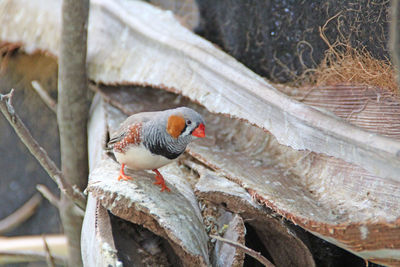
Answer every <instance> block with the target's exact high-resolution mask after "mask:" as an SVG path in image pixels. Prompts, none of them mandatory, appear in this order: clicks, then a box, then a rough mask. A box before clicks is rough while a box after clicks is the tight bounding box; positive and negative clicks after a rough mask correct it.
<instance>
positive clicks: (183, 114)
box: [166, 107, 205, 139]
mask: <svg viewBox="0 0 400 267" xmlns="http://www.w3.org/2000/svg"><path fill="white" fill-rule="evenodd" d="M166 130H167V133H168V134H169V135H170V136H171V137H172V138H176V139H181V138H187V137H189V136H196V137H204V136H205V126H204V120H203V117H202V116H201V115H200V114H199V113H197V112H196V111H194V110H193V109H190V108H187V107H180V108H176V109H172V110H170V112H168V113H167V118H166Z"/></svg>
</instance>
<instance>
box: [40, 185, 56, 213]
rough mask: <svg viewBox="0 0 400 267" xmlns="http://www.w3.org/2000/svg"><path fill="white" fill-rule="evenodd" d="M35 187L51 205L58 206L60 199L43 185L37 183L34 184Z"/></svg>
mask: <svg viewBox="0 0 400 267" xmlns="http://www.w3.org/2000/svg"><path fill="white" fill-rule="evenodd" d="M36 189H37V190H38V191H39V192H40V193H41V194H42V195H43V196H44V198H46V199H47V200H48V201H49V202H50V204H51V205H53V206H54V207H56V208H57V209H59V208H60V199H59V198H58V197H57V196H56V195H54V194H53V193H52V192H51V191H50V190H49V189H48V188H47V187H46V186H45V185H42V184H38V185H36Z"/></svg>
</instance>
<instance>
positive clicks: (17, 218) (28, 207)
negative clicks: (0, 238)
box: [0, 194, 42, 234]
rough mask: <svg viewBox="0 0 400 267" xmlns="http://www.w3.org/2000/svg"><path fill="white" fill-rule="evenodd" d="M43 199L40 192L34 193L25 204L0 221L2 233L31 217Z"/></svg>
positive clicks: (0, 232) (0, 231)
mask: <svg viewBox="0 0 400 267" xmlns="http://www.w3.org/2000/svg"><path fill="white" fill-rule="evenodd" d="M41 201H42V197H41V196H40V195H39V194H35V195H33V197H31V198H30V199H29V200H28V201H27V202H26V203H25V204H24V205H22V206H21V207H20V208H19V209H17V210H16V211H14V212H13V213H12V214H10V215H8V216H7V217H6V218H4V219H2V220H1V221H0V234H4V233H6V232H8V231H10V230H12V229H14V228H15V227H17V226H18V225H20V224H21V223H23V222H24V221H26V220H27V219H28V218H29V217H31V216H32V215H33V214H34V213H35V210H36V208H37V207H38V206H39V204H40V202H41Z"/></svg>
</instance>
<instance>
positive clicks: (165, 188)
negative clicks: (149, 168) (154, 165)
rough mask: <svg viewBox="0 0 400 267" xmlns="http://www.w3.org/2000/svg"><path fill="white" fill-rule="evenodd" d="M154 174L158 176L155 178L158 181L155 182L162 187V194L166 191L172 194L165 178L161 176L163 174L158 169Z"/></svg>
mask: <svg viewBox="0 0 400 267" xmlns="http://www.w3.org/2000/svg"><path fill="white" fill-rule="evenodd" d="M153 172H155V173H156V176H155V177H154V178H156V181H155V182H154V184H156V185H160V186H161V192H163V191H164V190H167V191H168V192H171V189H169V188H168V186H167V185H166V184H165V180H164V177H163V176H162V175H161V173H160V172H159V171H158V170H157V169H154V170H153Z"/></svg>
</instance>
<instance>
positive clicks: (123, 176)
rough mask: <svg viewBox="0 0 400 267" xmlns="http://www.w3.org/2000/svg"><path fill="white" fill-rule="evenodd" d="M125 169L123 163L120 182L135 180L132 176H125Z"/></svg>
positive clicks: (119, 177)
mask: <svg viewBox="0 0 400 267" xmlns="http://www.w3.org/2000/svg"><path fill="white" fill-rule="evenodd" d="M124 168H125V164H124V163H122V164H121V170H120V171H119V176H118V181H121V180H124V181H128V180H133V179H132V177H130V176H128V175H126V174H125V172H124Z"/></svg>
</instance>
